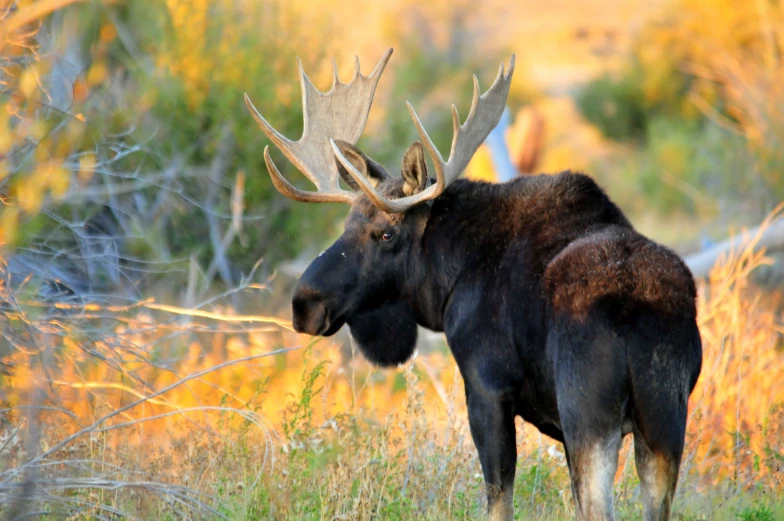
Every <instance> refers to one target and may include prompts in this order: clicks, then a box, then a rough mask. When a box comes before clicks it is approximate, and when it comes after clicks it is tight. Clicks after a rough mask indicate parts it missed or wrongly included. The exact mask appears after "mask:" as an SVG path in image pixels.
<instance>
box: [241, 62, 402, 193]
mask: <svg viewBox="0 0 784 521" xmlns="http://www.w3.org/2000/svg"><path fill="white" fill-rule="evenodd" d="M391 54H392V49H389V50H388V51H387V52H386V53H384V56H383V57H382V58H381V60H380V61H379V62H378V64H377V65H376V67H375V68H374V69H373V72H371V73H370V75H368V76H363V75H362V73H361V72H360V69H359V58H358V57H357V58H356V60H355V73H354V77H353V78H352V80H351V81H350V82H349V83H348V84H345V83H343V82H341V81H340V77H339V76H338V70H337V64H336V63H335V61H334V60H333V62H332V70H333V78H332V87H331V88H330V90H329V91H327V92H321V91H319V90H318V89H316V87H315V86H314V85H313V83H312V82H311V81H310V78H308V75H307V74H306V73H305V69H304V67H303V66H302V61H301V60H300V59H299V58H297V65H298V68H299V79H300V87H301V89H302V109H303V110H302V112H303V120H304V125H303V131H302V137H300V139H299V140H297V141H292V140H290V139H288V138H286V137H285V136H283V135H282V134H281V133H280V132H278V131H277V130H275V129H274V128H273V127H272V125H270V124H269V123H268V122H267V120H266V119H264V117H263V116H262V115H261V114H260V113H259V111H258V110H256V107H254V106H253V103H252V102H251V101H250V98H249V97H248V95H247V94H245V104H246V105H247V107H248V110H249V111H250V113H251V115H252V116H253V118H254V119H255V120H256V122H257V123H258V124H259V126H260V127H261V130H262V131H263V132H264V134H266V136H267V137H268V138H269V139H270V141H272V143H273V144H274V145H275V146H276V147H277V148H278V149H279V150H280V151H281V152H282V153H283V155H284V156H286V158H287V159H288V160H289V161H291V163H292V164H293V165H294V166H295V167H297V169H298V170H299V171H300V172H302V173H303V174H304V175H305V177H307V178H308V179H309V180H310V181H311V182H312V183H313V184H314V185H316V191H315V192H311V191H304V190H300V189H298V188H296V187H294V186H293V185H292V184H291V183H289V182H288V181H287V180H286V179H284V178H283V176H282V175H281V173H280V171H279V170H278V168H277V166H276V165H275V163H274V162H273V161H272V158H271V157H270V154H269V149H268V148H265V150H264V162H265V163H266V165H267V169H268V170H269V173H270V178H271V179H272V183H273V184H274V185H275V188H277V189H278V191H280V192H281V193H282V194H283V195H285V196H286V197H289V198H291V199H294V200H297V201H305V202H344V203H351V202H352V201H353V199H354V198H355V197H356V195H355V194H354V193H353V192H349V191H347V190H344V189H342V188H340V184H339V181H338V180H339V177H340V176H339V174H338V169H337V165H336V163H335V156H334V154H333V153H332V147H331V146H330V141H331V139H340V140H343V141H346V142H348V143H351V144H356V142H357V141H358V140H359V137H360V135H361V134H362V130H363V129H364V128H365V123H366V122H367V118H368V113H369V112H370V107H371V104H372V103H373V95H374V94H375V90H376V85H377V84H378V81H379V79H380V78H381V74H382V73H383V71H384V67H385V66H386V64H387V62H388V61H389V57H390V56H391Z"/></svg>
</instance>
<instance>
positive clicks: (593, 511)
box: [565, 429, 621, 521]
mask: <svg viewBox="0 0 784 521" xmlns="http://www.w3.org/2000/svg"><path fill="white" fill-rule="evenodd" d="M565 438H566V443H565V448H566V453H567V454H568V463H569V475H570V476H571V480H572V494H573V496H574V501H575V504H576V509H575V510H576V512H577V519H578V520H580V521H605V520H610V521H611V520H612V519H613V480H614V478H615V471H616V469H617V468H618V451H619V450H620V446H621V431H620V429H618V430H617V431H613V432H612V433H609V434H608V435H606V436H604V437H597V438H593V437H591V438H585V439H580V438H581V437H580V436H568V435H567V436H565Z"/></svg>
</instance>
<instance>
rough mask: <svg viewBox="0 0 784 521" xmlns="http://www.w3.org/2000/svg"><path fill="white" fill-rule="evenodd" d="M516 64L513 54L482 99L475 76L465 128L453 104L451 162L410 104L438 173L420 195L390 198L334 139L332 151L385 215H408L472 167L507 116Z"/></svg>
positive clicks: (412, 117) (413, 116) (502, 66)
mask: <svg viewBox="0 0 784 521" xmlns="http://www.w3.org/2000/svg"><path fill="white" fill-rule="evenodd" d="M514 65H515V56H514V54H513V55H512V59H511V60H510V62H509V72H507V73H506V74H504V64H503V63H502V64H501V66H500V67H499V69H498V75H497V76H496V78H495V81H494V82H493V85H492V86H491V87H490V88H489V89H488V90H487V92H485V93H484V94H482V95H481V96H480V95H479V80H477V79H476V75H474V97H473V100H472V101H471V110H470V111H469V113H468V117H467V118H466V121H465V123H463V124H462V125H461V124H460V117H459V116H458V114H457V108H456V107H455V106H454V105H452V127H453V136H452V149H451V151H450V153H449V160H448V161H446V162H445V161H444V160H443V158H442V157H441V154H440V153H439V151H438V149H437V148H436V146H435V144H434V143H433V140H432V139H430V136H429V135H428V134H427V131H426V130H425V127H424V126H423V125H422V122H421V121H420V120H419V117H418V116H417V114H416V112H415V111H414V108H413V107H412V106H411V103H409V102H406V105H408V112H409V113H410V114H411V119H413V120H414V125H416V128H417V131H418V132H419V136H420V138H421V139H422V141H423V142H424V145H425V148H427V151H428V153H429V154H430V157H431V158H432V159H433V163H434V164H435V170H436V183H435V184H434V185H431V186H429V187H428V188H426V189H425V190H423V191H421V192H419V193H418V194H415V195H411V196H408V197H402V198H400V199H387V198H385V197H384V196H383V195H381V194H380V193H379V192H378V191H377V190H376V189H375V188H374V187H373V185H372V184H370V182H369V181H368V180H367V179H366V178H365V176H363V175H362V174H361V173H360V172H359V171H358V170H357V169H356V168H354V166H353V165H352V164H351V163H350V162H349V161H348V160H347V159H346V158H345V157H344V156H343V154H342V153H341V152H340V149H339V148H338V147H337V145H336V144H335V142H334V141H333V140H331V139H330V144H331V145H332V151H333V153H334V154H335V156H337V158H338V161H340V163H341V164H342V165H343V166H344V167H345V168H346V170H347V171H348V173H349V174H350V175H351V177H353V178H354V180H355V181H356V182H357V184H358V185H359V187H360V188H361V189H362V191H363V192H365V194H366V195H367V196H368V198H370V200H371V201H372V202H373V204H374V205H376V206H377V207H378V208H379V209H381V210H383V211H385V212H393V213H400V212H405V211H406V210H408V209H409V208H411V207H412V206H414V205H417V204H419V203H422V202H424V201H429V200H431V199H435V198H436V197H438V196H439V195H441V194H442V193H443V192H444V190H445V189H446V187H447V186H449V185H450V184H452V182H454V181H455V180H456V179H457V178H458V177H460V174H461V173H462V172H463V170H465V168H466V166H468V162H469V161H470V160H471V157H473V155H474V153H475V152H476V151H477V149H478V148H479V147H480V146H481V144H482V143H483V142H484V140H485V138H487V135H488V134H490V131H492V130H493V128H495V126H496V125H498V121H499V120H500V119H501V114H503V112H504V108H505V106H506V98H507V96H508V95H509V86H510V85H511V83H512V73H514Z"/></svg>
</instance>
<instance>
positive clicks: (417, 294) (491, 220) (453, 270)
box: [403, 180, 504, 331]
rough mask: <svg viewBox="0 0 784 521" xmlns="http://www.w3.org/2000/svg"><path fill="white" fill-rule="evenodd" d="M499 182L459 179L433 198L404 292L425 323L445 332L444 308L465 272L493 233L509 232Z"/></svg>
mask: <svg viewBox="0 0 784 521" xmlns="http://www.w3.org/2000/svg"><path fill="white" fill-rule="evenodd" d="M499 196H501V191H500V190H499V185H492V184H488V183H479V182H473V181H468V180H459V181H457V182H455V183H454V184H453V185H451V186H449V187H448V188H447V190H446V191H445V192H444V193H443V194H442V195H441V196H440V197H439V198H438V199H436V200H435V201H434V202H433V205H432V207H431V210H430V215H429V217H428V219H427V224H426V225H425V230H424V233H423V235H422V241H421V244H420V245H419V251H418V252H417V255H412V256H411V258H410V261H409V269H408V273H407V275H406V281H407V284H406V287H405V288H404V290H403V297H404V298H405V299H406V300H407V301H408V303H409V305H410V306H411V308H412V309H413V311H414V314H415V316H416V318H417V322H418V323H419V325H421V326H423V327H426V328H428V329H431V330H433V331H443V314H444V308H445V306H446V304H447V302H448V300H449V296H450V294H451V292H452V290H453V288H454V286H455V283H456V282H457V280H458V278H459V277H460V275H461V274H462V273H463V272H464V271H465V269H466V267H467V266H468V265H469V264H470V263H471V262H472V261H473V260H474V259H476V258H477V256H478V254H479V253H480V251H481V250H482V248H483V247H484V246H485V245H486V244H487V242H488V241H489V240H491V236H493V235H495V236H499V235H501V234H502V233H503V228H504V226H503V223H502V222H498V221H499V215H498V214H499V210H500V207H499V204H500V203H501V202H502V201H500V200H499Z"/></svg>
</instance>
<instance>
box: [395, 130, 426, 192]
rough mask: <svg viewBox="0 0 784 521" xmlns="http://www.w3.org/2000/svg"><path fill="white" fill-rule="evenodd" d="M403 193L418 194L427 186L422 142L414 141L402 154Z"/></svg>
mask: <svg viewBox="0 0 784 521" xmlns="http://www.w3.org/2000/svg"><path fill="white" fill-rule="evenodd" d="M401 174H402V175H403V181H405V184H404V185H403V193H405V194H406V195H407V196H408V195H414V194H418V193H419V192H421V191H422V190H424V189H425V187H426V186H427V163H425V150H424V148H423V147H422V143H421V142H419V141H415V142H414V143H412V144H411V146H410V147H408V150H406V153H405V154H404V155H403V166H402V167H401Z"/></svg>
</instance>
